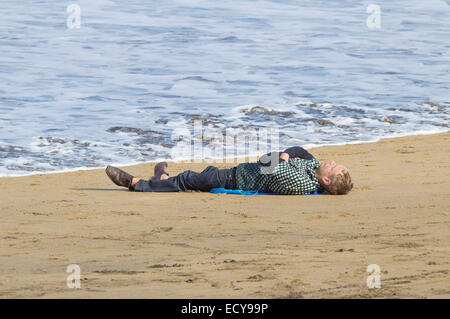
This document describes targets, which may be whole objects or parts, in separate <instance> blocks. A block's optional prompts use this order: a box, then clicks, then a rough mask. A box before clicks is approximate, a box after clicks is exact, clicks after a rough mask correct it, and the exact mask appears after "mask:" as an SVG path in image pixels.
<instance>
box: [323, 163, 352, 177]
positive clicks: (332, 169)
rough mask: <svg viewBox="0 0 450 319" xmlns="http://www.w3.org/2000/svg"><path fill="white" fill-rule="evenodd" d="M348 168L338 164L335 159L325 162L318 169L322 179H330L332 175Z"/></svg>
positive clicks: (343, 171)
mask: <svg viewBox="0 0 450 319" xmlns="http://www.w3.org/2000/svg"><path fill="white" fill-rule="evenodd" d="M347 171H348V169H347V168H346V167H345V166H344V165H340V164H336V162H335V161H330V162H323V163H321V164H320V167H319V170H318V175H319V176H318V177H319V178H322V179H330V178H331V176H333V175H336V174H342V173H345V172H347Z"/></svg>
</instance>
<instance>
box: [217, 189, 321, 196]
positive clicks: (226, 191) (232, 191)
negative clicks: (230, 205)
mask: <svg viewBox="0 0 450 319" xmlns="http://www.w3.org/2000/svg"><path fill="white" fill-rule="evenodd" d="M210 192H211V193H215V194H237V195H284V194H278V193H260V192H258V191H244V190H242V189H226V188H213V189H211V190H210ZM325 193H326V192H322V193H319V192H317V189H316V190H315V191H314V192H312V193H311V194H308V195H321V194H325Z"/></svg>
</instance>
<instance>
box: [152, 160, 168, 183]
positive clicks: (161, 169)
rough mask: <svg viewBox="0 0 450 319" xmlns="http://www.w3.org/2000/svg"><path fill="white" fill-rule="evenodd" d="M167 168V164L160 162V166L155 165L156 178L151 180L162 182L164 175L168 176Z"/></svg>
mask: <svg viewBox="0 0 450 319" xmlns="http://www.w3.org/2000/svg"><path fill="white" fill-rule="evenodd" d="M166 168H167V162H159V163H158V164H156V165H155V172H154V174H155V176H153V177H152V178H151V180H152V181H160V180H161V175H162V174H167V175H169V174H168V173H167V172H166Z"/></svg>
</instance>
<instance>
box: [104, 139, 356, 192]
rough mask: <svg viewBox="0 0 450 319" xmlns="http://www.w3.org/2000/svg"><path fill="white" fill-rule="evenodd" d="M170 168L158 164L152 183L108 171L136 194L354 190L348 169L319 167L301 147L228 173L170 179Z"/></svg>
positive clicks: (210, 171) (332, 165)
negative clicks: (223, 190) (167, 170)
mask: <svg viewBox="0 0 450 319" xmlns="http://www.w3.org/2000/svg"><path fill="white" fill-rule="evenodd" d="M272 161H274V162H275V164H274V165H272ZM166 167H167V163H166V162H161V163H158V164H157V165H156V166H155V176H153V177H152V178H151V179H150V180H143V179H139V178H136V177H133V176H132V175H130V174H128V173H126V172H124V171H122V170H120V169H118V168H117V167H113V166H108V167H107V168H106V174H107V175H108V176H109V178H110V179H111V180H112V181H113V182H114V183H115V184H116V185H118V186H123V187H128V189H129V190H131V191H136V192H179V191H187V190H194V191H203V192H209V191H210V190H211V189H213V188H226V189H240V190H258V191H260V192H265V193H278V194H285V195H305V194H310V193H312V192H314V191H315V190H317V191H318V192H323V191H324V190H326V191H327V192H328V193H330V194H333V195H343V194H347V193H348V192H349V191H350V190H351V189H352V188H353V183H352V180H351V177H350V174H349V172H348V169H347V168H346V167H344V166H343V165H338V164H336V162H334V161H331V162H326V163H319V162H318V161H317V160H316V159H315V158H314V157H313V156H312V155H311V154H310V153H308V152H307V151H306V150H305V149H303V148H302V147H299V146H295V147H291V148H288V149H287V150H285V151H284V152H281V153H278V152H276V153H269V154H266V155H264V156H262V157H261V158H260V160H259V161H258V162H256V163H242V164H239V165H238V166H236V167H233V168H227V169H218V168H217V167H214V166H208V167H207V168H205V169H204V170H203V171H202V172H201V173H196V172H193V171H190V170H187V171H184V172H183V173H180V174H178V175H177V176H175V177H169V174H167V173H166V171H165V168H166Z"/></svg>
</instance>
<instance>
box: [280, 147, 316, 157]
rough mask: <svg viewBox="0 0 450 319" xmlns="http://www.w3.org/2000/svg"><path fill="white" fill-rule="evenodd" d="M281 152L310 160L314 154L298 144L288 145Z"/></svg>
mask: <svg viewBox="0 0 450 319" xmlns="http://www.w3.org/2000/svg"><path fill="white" fill-rule="evenodd" d="M283 153H287V154H289V157H292V158H303V159H305V160H312V159H313V158H314V156H312V155H311V154H310V153H309V152H308V151H307V150H305V149H304V148H303V147H300V146H293V147H290V148H288V149H286V150H285V151H284V152H283Z"/></svg>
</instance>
